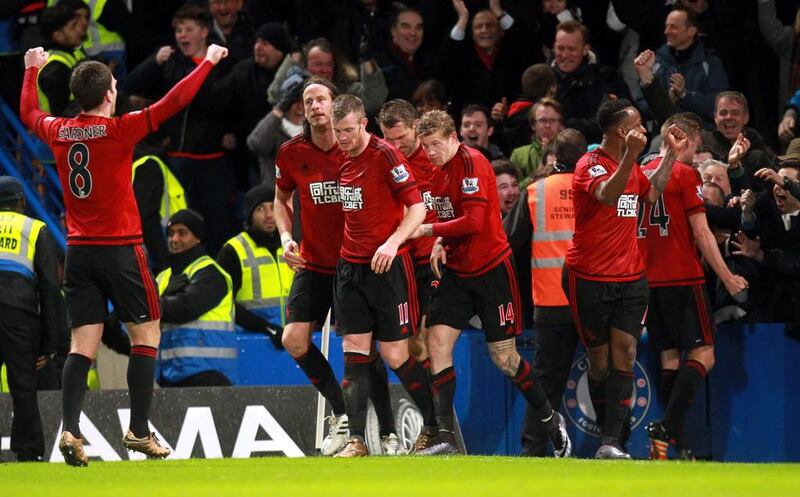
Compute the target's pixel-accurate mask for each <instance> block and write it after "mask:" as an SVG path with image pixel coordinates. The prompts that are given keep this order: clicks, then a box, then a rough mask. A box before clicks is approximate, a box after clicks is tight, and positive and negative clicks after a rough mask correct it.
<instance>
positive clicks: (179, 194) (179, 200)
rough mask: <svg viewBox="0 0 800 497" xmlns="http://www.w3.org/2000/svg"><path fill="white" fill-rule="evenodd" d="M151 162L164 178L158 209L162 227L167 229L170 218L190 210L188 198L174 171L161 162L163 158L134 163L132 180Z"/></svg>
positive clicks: (154, 157)
mask: <svg viewBox="0 0 800 497" xmlns="http://www.w3.org/2000/svg"><path fill="white" fill-rule="evenodd" d="M149 160H152V161H155V162H156V164H158V167H159V168H160V169H161V177H163V178H164V194H163V195H162V197H161V207H160V208H159V209H158V215H159V216H161V226H163V227H164V228H166V227H167V223H168V222H169V218H170V217H172V215H173V214H174V213H176V212H178V211H179V210H182V209H186V208H188V205H187V204H186V197H185V195H184V191H183V186H181V183H180V181H178V178H176V177H175V175H174V174H172V171H170V169H169V167H168V166H167V164H166V163H164V161H163V160H161V157H159V156H157V155H145V156H142V157H140V158H139V159H137V160H136V161H134V163H133V174H132V175H131V180H133V179H134V178H136V169H137V168H138V167H139V166H141V165H142V164H144V163H145V162H147V161H149Z"/></svg>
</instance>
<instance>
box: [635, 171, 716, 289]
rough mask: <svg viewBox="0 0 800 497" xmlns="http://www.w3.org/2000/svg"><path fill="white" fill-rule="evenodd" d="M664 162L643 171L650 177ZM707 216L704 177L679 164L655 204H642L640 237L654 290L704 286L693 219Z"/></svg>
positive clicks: (641, 249)
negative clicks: (658, 288) (656, 288)
mask: <svg viewBox="0 0 800 497" xmlns="http://www.w3.org/2000/svg"><path fill="white" fill-rule="evenodd" d="M660 163H661V158H660V157H658V158H656V159H654V160H652V161H651V162H649V163H647V165H645V166H644V167H643V168H642V171H643V172H644V173H645V175H646V176H649V175H651V174H652V173H653V171H655V170H656V168H657V167H658V165H659V164H660ZM698 213H699V214H704V213H705V208H704V207H703V187H702V181H701V180H700V174H699V173H698V172H697V170H696V169H694V168H693V167H691V166H688V165H686V164H683V163H681V162H675V165H674V166H673V168H672V175H671V176H670V178H669V181H668V182H667V186H666V187H665V188H664V193H662V194H661V196H660V197H659V198H658V201H656V202H655V203H654V204H652V205H650V204H646V203H644V202H639V216H638V225H637V236H638V238H639V251H640V252H641V253H642V257H643V258H644V260H645V268H646V271H647V282H648V283H649V285H650V286H651V287H662V286H685V285H697V284H700V283H703V282H704V281H705V278H704V276H703V268H702V266H701V265H700V257H699V256H698V253H697V247H696V246H695V244H694V237H693V236H692V228H691V225H690V224H689V218H690V217H691V216H692V215H694V214H698Z"/></svg>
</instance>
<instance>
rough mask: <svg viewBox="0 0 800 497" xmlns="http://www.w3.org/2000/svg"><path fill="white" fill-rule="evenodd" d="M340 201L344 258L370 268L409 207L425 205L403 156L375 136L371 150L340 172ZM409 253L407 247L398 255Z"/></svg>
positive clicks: (347, 162) (342, 252)
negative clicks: (368, 265) (378, 251)
mask: <svg viewBox="0 0 800 497" xmlns="http://www.w3.org/2000/svg"><path fill="white" fill-rule="evenodd" d="M339 198H340V199H341V202H342V210H343V211H344V239H343V240H342V250H341V255H342V257H344V259H345V260H347V261H350V262H354V263H366V264H368V263H370V262H371V261H372V257H373V256H374V255H375V251H376V250H378V247H380V246H381V245H383V244H384V243H385V242H386V240H387V239H388V238H389V237H390V236H391V235H392V233H394V231H395V230H396V229H397V227H398V226H399V225H400V221H401V220H402V219H403V214H404V211H405V209H404V208H405V206H411V205H414V204H419V203H421V202H422V197H421V196H420V194H419V190H418V189H417V182H416V180H415V179H414V175H413V174H412V173H411V171H410V168H409V167H407V166H406V165H405V160H404V159H403V156H402V155H401V154H400V152H399V151H398V150H397V149H396V148H394V147H393V146H391V145H390V144H389V143H387V142H385V141H384V140H383V139H381V138H378V137H377V136H375V135H372V134H370V137H369V143H368V144H367V148H366V149H364V151H363V152H361V153H360V154H359V155H358V157H355V158H351V157H348V158H347V159H346V160H345V161H344V163H343V164H342V166H341V167H340V168H339ZM407 250H408V246H407V245H406V244H404V245H403V246H402V247H400V249H399V250H398V254H400V253H403V252H405V251H407Z"/></svg>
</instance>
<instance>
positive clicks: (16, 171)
mask: <svg viewBox="0 0 800 497" xmlns="http://www.w3.org/2000/svg"><path fill="white" fill-rule="evenodd" d="M52 164H53V155H52V153H51V152H50V149H49V148H48V147H47V146H46V145H45V144H44V143H42V142H41V140H39V139H37V138H36V137H35V136H33V135H31V134H30V133H28V130H27V129H26V128H25V126H24V125H23V124H22V122H20V120H19V119H18V118H17V116H16V115H15V114H14V112H13V111H12V110H11V108H10V107H9V106H8V104H6V103H5V102H4V101H3V100H2V99H0V168H2V170H3V171H4V172H5V173H6V174H9V175H11V176H14V177H15V178H17V179H18V180H19V181H20V182H21V183H22V184H23V188H24V191H25V198H26V200H27V203H28V208H29V210H30V211H31V212H32V213H33V214H34V215H35V217H37V218H39V219H41V220H42V221H44V222H45V223H46V224H47V225H48V227H49V228H50V233H51V234H52V236H53V239H54V240H55V241H56V243H58V245H59V246H60V247H61V249H62V250H65V248H66V235H65V232H64V227H63V225H62V223H61V222H60V221H61V217H62V215H63V214H64V201H63V191H62V188H61V183H60V182H59V180H58V175H57V173H56V171H55V168H54V167H53V165H52Z"/></svg>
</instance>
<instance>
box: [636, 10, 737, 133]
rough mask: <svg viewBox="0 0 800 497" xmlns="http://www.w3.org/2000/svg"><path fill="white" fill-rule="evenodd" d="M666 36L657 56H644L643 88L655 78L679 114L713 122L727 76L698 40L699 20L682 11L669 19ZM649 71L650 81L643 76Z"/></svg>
mask: <svg viewBox="0 0 800 497" xmlns="http://www.w3.org/2000/svg"><path fill="white" fill-rule="evenodd" d="M664 34H665V36H666V38H667V42H666V43H665V44H664V45H663V46H662V47H661V48H660V49H659V50H658V52H656V53H655V54H654V53H653V52H652V51H645V52H643V54H642V56H640V57H638V58H637V60H639V61H640V64H637V65H636V68H637V71H639V73H640V78H642V79H643V81H642V84H643V85H646V84H647V80H648V79H651V78H652V77H654V78H655V79H657V80H658V83H659V84H660V85H661V87H662V88H664V90H666V91H667V95H668V96H669V99H670V101H671V102H672V103H673V104H674V105H676V106H677V108H678V109H679V110H683V111H690V112H694V113H696V114H698V115H699V116H700V117H702V118H703V120H705V121H706V122H712V121H713V119H714V99H715V97H716V96H717V94H718V93H719V92H721V91H724V90H726V89H727V88H728V75H727V74H726V72H725V68H724V67H723V66H722V62H721V61H720V60H719V59H718V58H717V57H716V56H715V55H713V54H712V53H710V52H709V51H708V50H707V49H706V41H705V38H703V37H700V36H699V31H698V26H697V19H696V17H695V15H694V14H692V13H691V12H689V11H687V10H686V9H683V8H676V9H675V10H673V11H672V12H670V14H669V16H667V20H666V23H665V28H664ZM646 71H650V73H651V74H650V77H648V76H647V74H643V73H644V72H646Z"/></svg>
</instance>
